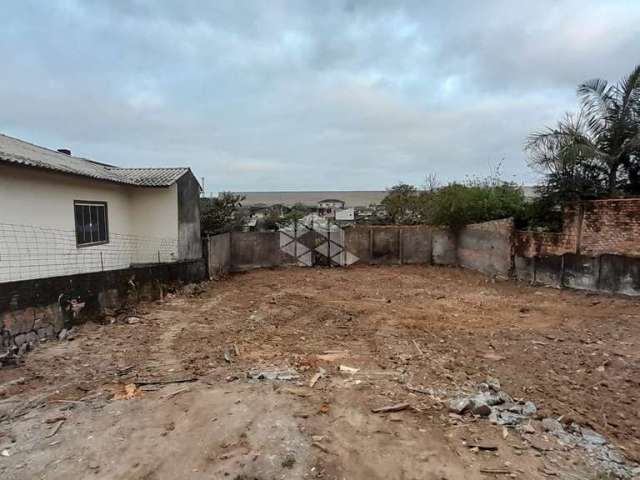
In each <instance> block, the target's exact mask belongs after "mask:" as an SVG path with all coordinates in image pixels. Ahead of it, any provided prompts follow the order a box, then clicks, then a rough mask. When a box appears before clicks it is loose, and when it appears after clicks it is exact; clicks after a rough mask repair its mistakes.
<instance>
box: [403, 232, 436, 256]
mask: <svg viewBox="0 0 640 480" xmlns="http://www.w3.org/2000/svg"><path fill="white" fill-rule="evenodd" d="M432 231H433V229H432V228H431V227H428V226H426V225H420V226H416V227H411V228H403V229H402V230H401V231H400V232H401V235H400V241H401V252H402V253H401V258H402V263H404V264H414V263H415V264H430V263H431V262H432V258H431V249H432V246H431V242H432Z"/></svg>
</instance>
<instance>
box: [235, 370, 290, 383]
mask: <svg viewBox="0 0 640 480" xmlns="http://www.w3.org/2000/svg"><path fill="white" fill-rule="evenodd" d="M247 377H248V378H250V379H253V380H271V381H283V382H288V381H291V380H297V379H298V378H300V375H299V374H298V372H296V371H295V370H294V369H292V368H288V369H285V370H252V371H250V372H249V373H247Z"/></svg>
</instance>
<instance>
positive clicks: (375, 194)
mask: <svg viewBox="0 0 640 480" xmlns="http://www.w3.org/2000/svg"><path fill="white" fill-rule="evenodd" d="M233 193H234V194H237V195H242V196H243V197H244V200H243V201H242V204H243V205H244V206H252V205H268V206H272V205H283V206H285V207H293V206H294V205H296V204H302V205H304V206H306V207H311V208H317V207H318V203H319V202H322V201H324V200H327V199H338V200H339V201H342V202H344V205H343V208H350V207H369V206H371V205H380V203H381V202H382V200H383V199H384V197H386V196H387V192H386V191H385V190H344V191H342V190H333V191H331V190H328V191H288V192H287V191H283V192H233Z"/></svg>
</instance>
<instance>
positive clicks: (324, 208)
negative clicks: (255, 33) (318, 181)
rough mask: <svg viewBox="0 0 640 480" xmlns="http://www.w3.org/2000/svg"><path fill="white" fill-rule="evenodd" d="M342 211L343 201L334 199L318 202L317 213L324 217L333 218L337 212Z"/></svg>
mask: <svg viewBox="0 0 640 480" xmlns="http://www.w3.org/2000/svg"><path fill="white" fill-rule="evenodd" d="M342 209H344V201H343V200H338V199H336V198H325V199H324V200H320V201H319V202H318V213H319V214H320V215H321V216H324V217H335V215H336V211H337V210H342Z"/></svg>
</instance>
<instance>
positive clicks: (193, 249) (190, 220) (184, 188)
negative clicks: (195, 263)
mask: <svg viewBox="0 0 640 480" xmlns="http://www.w3.org/2000/svg"><path fill="white" fill-rule="evenodd" d="M174 186H175V187H177V189H178V192H177V194H178V222H177V225H178V258H179V259H180V260H192V259H196V258H202V241H201V237H200V184H199V183H198V181H197V180H196V178H195V177H194V176H193V175H192V174H191V173H187V174H186V175H183V176H182V177H181V178H180V179H179V180H178V182H177V183H176V184H175V185H174Z"/></svg>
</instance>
